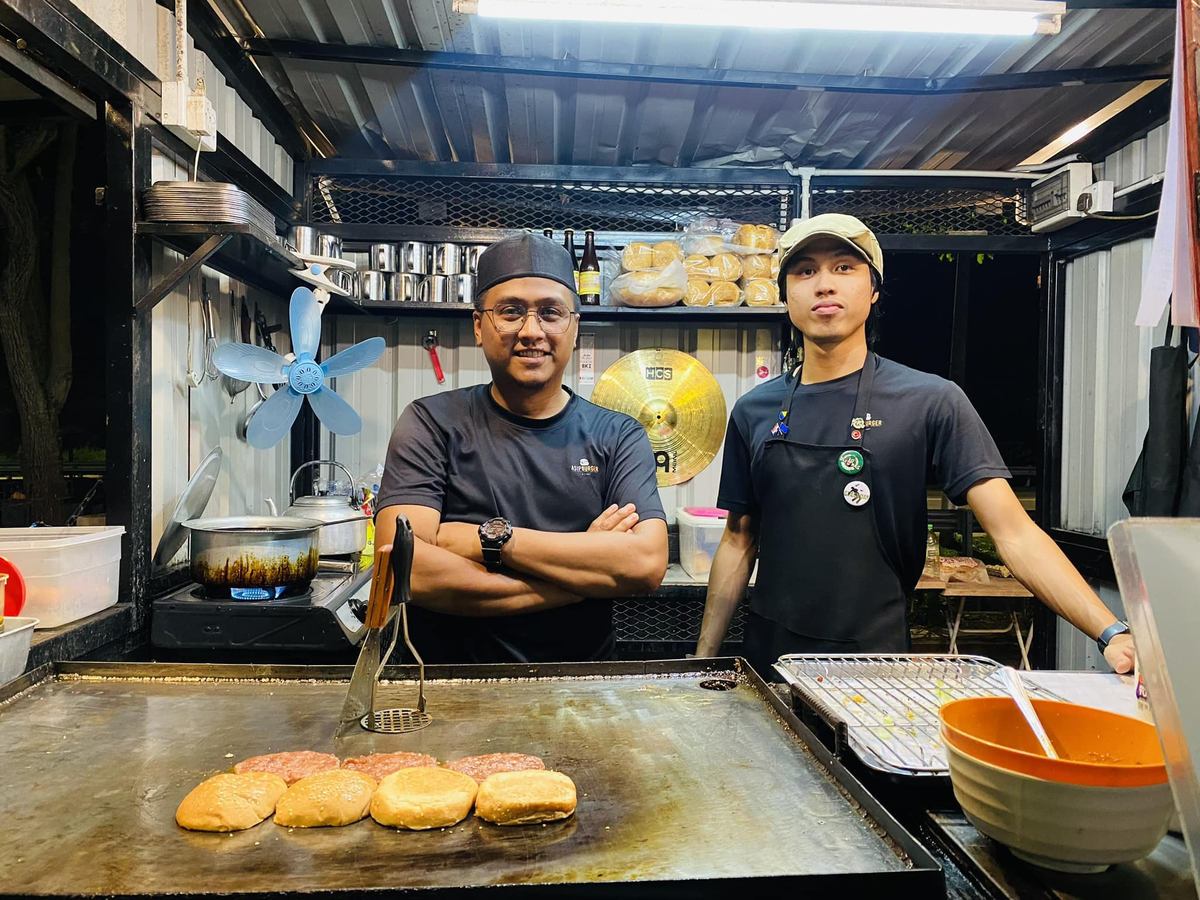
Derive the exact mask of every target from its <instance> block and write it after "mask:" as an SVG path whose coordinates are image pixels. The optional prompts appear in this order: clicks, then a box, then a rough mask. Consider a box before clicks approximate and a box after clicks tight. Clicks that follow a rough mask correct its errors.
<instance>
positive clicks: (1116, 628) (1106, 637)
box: [1096, 621, 1129, 653]
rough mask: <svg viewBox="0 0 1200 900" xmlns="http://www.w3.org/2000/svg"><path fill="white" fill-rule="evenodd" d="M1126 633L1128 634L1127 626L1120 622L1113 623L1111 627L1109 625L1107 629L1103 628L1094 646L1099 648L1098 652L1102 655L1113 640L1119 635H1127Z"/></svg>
mask: <svg viewBox="0 0 1200 900" xmlns="http://www.w3.org/2000/svg"><path fill="white" fill-rule="evenodd" d="M1128 633H1129V626H1128V625H1127V624H1126V623H1125V622H1121V621H1117V622H1113V623H1112V624H1111V625H1109V626H1108V627H1107V628H1105V629H1104V630H1103V631H1102V632H1100V637H1098V638H1096V645H1097V646H1098V647H1099V648H1100V652H1101V653H1103V652H1104V651H1105V650H1107V649H1108V645H1109V644H1111V643H1112V639H1113V638H1115V637H1116V636H1117V635H1119V634H1128Z"/></svg>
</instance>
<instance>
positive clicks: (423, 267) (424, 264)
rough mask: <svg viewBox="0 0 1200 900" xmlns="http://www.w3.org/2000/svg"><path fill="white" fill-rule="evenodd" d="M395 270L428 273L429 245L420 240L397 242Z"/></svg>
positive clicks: (416, 273)
mask: <svg viewBox="0 0 1200 900" xmlns="http://www.w3.org/2000/svg"><path fill="white" fill-rule="evenodd" d="M396 271H397V272H410V273H412V274H414V275H428V274H429V245H428V244H426V243H424V242H422V241H404V242H402V243H400V244H397V245H396Z"/></svg>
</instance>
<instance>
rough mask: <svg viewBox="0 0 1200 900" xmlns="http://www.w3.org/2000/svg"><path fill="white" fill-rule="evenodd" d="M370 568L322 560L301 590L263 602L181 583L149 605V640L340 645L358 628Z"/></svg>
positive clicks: (175, 646) (194, 645)
mask: <svg viewBox="0 0 1200 900" xmlns="http://www.w3.org/2000/svg"><path fill="white" fill-rule="evenodd" d="M371 573H372V569H370V568H367V569H362V570H353V569H352V566H351V565H350V564H349V563H348V562H347V561H344V560H322V561H321V566H320V567H319V568H318V570H317V577H316V578H314V579H313V580H312V583H311V584H310V585H309V586H308V588H307V589H305V590H303V591H279V592H278V594H279V595H278V596H269V597H267V598H265V599H234V598H233V597H230V596H228V595H226V596H212V595H209V594H206V593H205V589H204V588H202V587H200V586H199V585H196V584H187V585H185V586H184V587H182V588H179V589H178V590H176V591H174V592H172V593H170V594H167V595H165V596H163V597H160V598H158V599H157V600H155V601H154V602H153V603H152V604H151V620H150V643H151V644H152V645H153V646H155V647H161V648H164V649H172V650H186V649H192V650H309V651H319V652H337V651H339V650H346V649H347V648H352V647H355V646H357V644H358V642H359V641H360V640H362V636H363V632H364V631H365V630H366V627H365V626H364V625H363V619H364V618H365V616H366V611H367V595H368V593H369V591H370V587H371ZM272 593H276V592H272ZM251 596H253V594H252V595H251Z"/></svg>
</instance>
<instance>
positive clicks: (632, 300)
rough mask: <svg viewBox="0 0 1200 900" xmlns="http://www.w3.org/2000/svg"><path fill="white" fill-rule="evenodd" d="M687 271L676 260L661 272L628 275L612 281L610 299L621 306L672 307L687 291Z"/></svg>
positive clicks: (627, 273)
mask: <svg viewBox="0 0 1200 900" xmlns="http://www.w3.org/2000/svg"><path fill="white" fill-rule="evenodd" d="M687 283H688V277H687V270H686V269H685V268H684V267H683V263H682V262H679V261H678V260H676V261H675V262H673V263H671V264H670V265H669V266H665V267H663V268H661V269H643V270H642V271H640V272H626V273H625V274H624V275H619V276H617V277H616V278H614V279H613V281H612V284H611V285H610V286H609V289H608V293H609V298H610V299H611V301H612V302H613V303H614V304H619V305H621V306H671V305H673V304H675V303H678V302H679V301H680V300H682V299H683V295H684V292H685V291H686V290H687Z"/></svg>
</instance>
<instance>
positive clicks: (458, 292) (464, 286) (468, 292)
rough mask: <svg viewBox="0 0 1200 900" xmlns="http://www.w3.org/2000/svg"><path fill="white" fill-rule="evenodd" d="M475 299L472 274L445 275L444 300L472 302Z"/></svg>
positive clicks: (449, 301)
mask: <svg viewBox="0 0 1200 900" xmlns="http://www.w3.org/2000/svg"><path fill="white" fill-rule="evenodd" d="M474 301H475V276H474V275H447V276H446V302H447V303H473V302H474Z"/></svg>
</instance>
